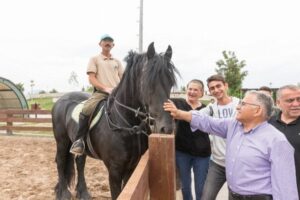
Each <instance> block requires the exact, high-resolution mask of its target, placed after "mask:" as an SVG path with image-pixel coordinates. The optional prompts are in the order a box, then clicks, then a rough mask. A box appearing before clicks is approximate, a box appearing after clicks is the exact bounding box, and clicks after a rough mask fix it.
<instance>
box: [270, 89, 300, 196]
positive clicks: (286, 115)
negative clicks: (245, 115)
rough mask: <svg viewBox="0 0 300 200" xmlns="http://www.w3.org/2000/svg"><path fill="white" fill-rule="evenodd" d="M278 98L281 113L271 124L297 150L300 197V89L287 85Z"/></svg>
mask: <svg viewBox="0 0 300 200" xmlns="http://www.w3.org/2000/svg"><path fill="white" fill-rule="evenodd" d="M276 96H277V100H276V103H277V106H278V107H279V109H280V110H281V111H280V112H279V113H278V114H277V115H276V116H273V117H272V118H271V119H270V120H269V123H270V124H272V125H274V126H275V127H276V128H277V129H278V130H280V131H281V132H282V133H283V134H284V135H285V136H286V138H287V139H288V141H289V142H290V143H291V145H292V146H293V147H294V149H295V165H296V178H297V187H298V194H299V195H300V87H298V86H296V85H285V86H283V87H281V88H279V89H278V91H277V95H276ZM299 199H300V196H299Z"/></svg>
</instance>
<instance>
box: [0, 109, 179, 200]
mask: <svg viewBox="0 0 300 200" xmlns="http://www.w3.org/2000/svg"><path fill="white" fill-rule="evenodd" d="M51 123H52V121H51V112H50V111H49V110H38V109H33V110H0V130H6V132H7V134H12V132H13V131H52V124H51ZM45 124H46V125H47V126H45ZM175 184H176V180H175V140H174V135H164V134H155V133H153V134H151V135H150V136H149V149H148V150H147V151H146V153H145V154H144V155H143V156H142V158H141V160H140V161H139V164H138V166H137V167H136V169H135V171H134V172H133V174H132V176H131V177H130V179H129V181H128V182H127V184H126V186H125V188H124V189H123V191H122V193H121V194H120V195H119V197H118V200H148V199H150V200H175V199H176V189H175Z"/></svg>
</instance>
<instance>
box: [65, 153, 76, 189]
mask: <svg viewBox="0 0 300 200" xmlns="http://www.w3.org/2000/svg"><path fill="white" fill-rule="evenodd" d="M66 161H67V166H66V169H65V170H66V171H65V175H66V180H67V182H68V186H69V187H70V188H71V187H72V186H73V185H75V166H74V155H73V154H71V153H68V154H67V158H66Z"/></svg>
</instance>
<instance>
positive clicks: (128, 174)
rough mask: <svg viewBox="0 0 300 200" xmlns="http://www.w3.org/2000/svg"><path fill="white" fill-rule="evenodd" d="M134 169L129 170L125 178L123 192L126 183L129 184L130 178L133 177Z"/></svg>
mask: <svg viewBox="0 0 300 200" xmlns="http://www.w3.org/2000/svg"><path fill="white" fill-rule="evenodd" d="M133 171H134V169H132V170H129V171H127V172H126V173H125V175H124V177H123V184H122V190H123V188H124V187H125V185H126V183H127V182H128V180H129V179H130V176H131V175H132V173H133Z"/></svg>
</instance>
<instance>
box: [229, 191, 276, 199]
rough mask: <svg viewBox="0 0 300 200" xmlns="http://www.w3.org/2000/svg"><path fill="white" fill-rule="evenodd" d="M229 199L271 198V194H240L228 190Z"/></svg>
mask: <svg viewBox="0 0 300 200" xmlns="http://www.w3.org/2000/svg"><path fill="white" fill-rule="evenodd" d="M229 196H230V197H229V199H230V200H272V199H273V197H272V195H269V194H255V195H241V194H238V193H235V192H232V191H231V190H229Z"/></svg>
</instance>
